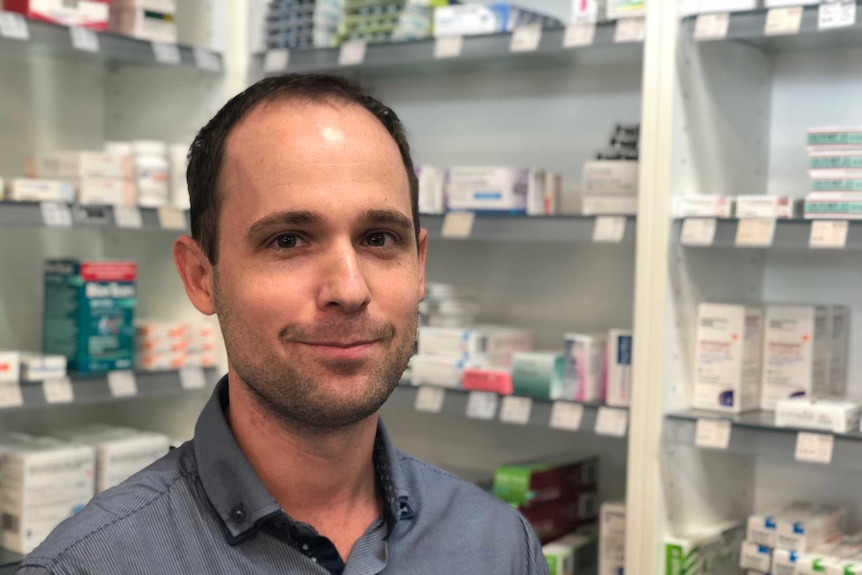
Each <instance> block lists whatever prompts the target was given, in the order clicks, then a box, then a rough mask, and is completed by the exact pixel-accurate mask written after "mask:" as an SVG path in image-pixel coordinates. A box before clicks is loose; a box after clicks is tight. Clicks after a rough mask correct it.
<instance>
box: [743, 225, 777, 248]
mask: <svg viewBox="0 0 862 575" xmlns="http://www.w3.org/2000/svg"><path fill="white" fill-rule="evenodd" d="M774 238H775V220H764V219H756V218H746V219H744V220H739V226H738V227H737V228H736V245H737V246H738V247H756V248H768V247H769V246H771V245H772V240H773V239H774Z"/></svg>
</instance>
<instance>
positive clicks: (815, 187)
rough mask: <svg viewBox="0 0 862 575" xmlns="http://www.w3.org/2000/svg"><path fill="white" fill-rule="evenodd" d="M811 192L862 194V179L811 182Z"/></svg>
mask: <svg viewBox="0 0 862 575" xmlns="http://www.w3.org/2000/svg"><path fill="white" fill-rule="evenodd" d="M811 192H812V194H817V193H819V192H847V193H854V192H862V178H844V179H841V178H839V179H835V178H823V179H812V180H811Z"/></svg>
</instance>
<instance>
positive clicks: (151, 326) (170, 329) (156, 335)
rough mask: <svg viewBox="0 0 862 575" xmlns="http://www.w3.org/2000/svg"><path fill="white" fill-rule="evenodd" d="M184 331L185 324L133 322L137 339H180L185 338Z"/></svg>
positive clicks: (149, 321) (151, 321)
mask: <svg viewBox="0 0 862 575" xmlns="http://www.w3.org/2000/svg"><path fill="white" fill-rule="evenodd" d="M186 329H187V328H186V324H184V323H181V322H167V321H153V320H140V321H135V336H136V337H137V338H138V339H154V340H161V339H182V338H185V337H186Z"/></svg>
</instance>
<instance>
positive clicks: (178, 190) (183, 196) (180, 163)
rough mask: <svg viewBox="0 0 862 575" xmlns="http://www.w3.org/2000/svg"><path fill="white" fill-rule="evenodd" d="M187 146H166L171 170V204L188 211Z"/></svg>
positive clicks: (189, 199) (189, 200)
mask: <svg viewBox="0 0 862 575" xmlns="http://www.w3.org/2000/svg"><path fill="white" fill-rule="evenodd" d="M189 147H190V146H189V145H187V144H171V145H170V146H168V159H169V160H170V169H171V203H172V205H173V206H174V207H175V208H178V209H180V210H188V209H189V208H191V197H190V196H189V186H188V182H187V181H186V170H187V169H188V166H189V162H188V153H189Z"/></svg>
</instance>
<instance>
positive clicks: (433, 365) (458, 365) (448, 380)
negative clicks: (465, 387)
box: [410, 354, 465, 389]
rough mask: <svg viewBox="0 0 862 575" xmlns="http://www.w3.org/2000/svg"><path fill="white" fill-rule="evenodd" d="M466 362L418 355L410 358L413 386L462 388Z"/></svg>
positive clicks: (454, 358) (451, 358)
mask: <svg viewBox="0 0 862 575" xmlns="http://www.w3.org/2000/svg"><path fill="white" fill-rule="evenodd" d="M464 363H465V360H464V359H463V358H461V357H450V356H441V355H424V354H417V355H414V356H413V357H412V358H410V369H411V371H410V382H411V383H412V384H413V385H435V386H438V387H448V388H451V389H460V388H461V377H462V375H463V373H464Z"/></svg>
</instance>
